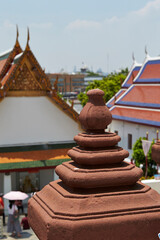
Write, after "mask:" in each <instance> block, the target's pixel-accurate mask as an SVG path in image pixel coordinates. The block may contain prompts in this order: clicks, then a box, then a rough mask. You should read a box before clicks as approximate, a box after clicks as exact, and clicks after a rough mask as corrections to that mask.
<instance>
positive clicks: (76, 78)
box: [47, 73, 85, 95]
mask: <svg viewBox="0 0 160 240" xmlns="http://www.w3.org/2000/svg"><path fill="white" fill-rule="evenodd" d="M47 76H48V78H49V80H50V82H51V84H52V86H54V83H55V82H56V81H57V88H58V92H60V93H62V94H63V95H66V94H67V93H71V92H77V93H79V92H81V91H84V90H85V85H84V76H85V75H84V74H66V73H48V74H47Z"/></svg>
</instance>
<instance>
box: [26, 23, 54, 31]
mask: <svg viewBox="0 0 160 240" xmlns="http://www.w3.org/2000/svg"><path fill="white" fill-rule="evenodd" d="M52 26H53V24H52V23H51V22H48V23H31V24H30V25H29V27H31V28H38V29H50V28H52Z"/></svg>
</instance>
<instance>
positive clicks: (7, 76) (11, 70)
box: [1, 64, 16, 86]
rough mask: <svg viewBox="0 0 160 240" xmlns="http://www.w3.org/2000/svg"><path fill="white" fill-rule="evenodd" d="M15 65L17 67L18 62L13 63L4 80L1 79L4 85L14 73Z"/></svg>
mask: <svg viewBox="0 0 160 240" xmlns="http://www.w3.org/2000/svg"><path fill="white" fill-rule="evenodd" d="M15 67H16V64H13V65H12V66H11V67H10V69H9V71H8V73H7V74H6V75H5V76H4V78H3V79H2V81H1V84H2V86H4V85H5V83H6V82H7V80H8V78H9V77H10V75H11V74H12V72H13V69H14V68H15Z"/></svg>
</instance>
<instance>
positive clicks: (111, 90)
mask: <svg viewBox="0 0 160 240" xmlns="http://www.w3.org/2000/svg"><path fill="white" fill-rule="evenodd" d="M127 74H128V68H126V69H122V70H121V72H119V73H116V72H115V73H111V74H109V75H108V76H107V77H104V78H103V79H102V80H94V81H93V82H91V83H90V84H89V85H88V86H87V87H86V89H85V92H84V93H80V94H79V95H78V99H79V101H80V103H81V105H82V106H84V105H85V104H86V103H87V101H88V97H87V91H89V90H90V89H96V88H99V89H101V90H103V91H104V100H105V102H107V101H108V100H109V99H111V97H113V96H114V95H115V94H116V93H117V92H118V91H119V89H120V88H121V84H122V82H123V81H124V80H125V78H126V75H127Z"/></svg>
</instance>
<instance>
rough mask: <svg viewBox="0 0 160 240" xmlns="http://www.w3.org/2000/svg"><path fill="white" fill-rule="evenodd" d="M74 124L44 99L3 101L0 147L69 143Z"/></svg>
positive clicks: (74, 128) (1, 105) (7, 99)
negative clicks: (58, 142)
mask: <svg viewBox="0 0 160 240" xmlns="http://www.w3.org/2000/svg"><path fill="white" fill-rule="evenodd" d="M77 133H79V129H78V123H76V122H75V121H74V120H73V119H72V118H70V117H69V116H68V115H67V114H65V113H64V112H63V111H62V110H61V109H59V108H58V107H57V106H56V105H55V104H54V103H53V102H52V101H51V100H50V99H49V98H48V97H5V98H4V99H3V100H2V101H1V102H0V146H1V145H6V144H18V145H22V144H34V143H46V142H54V141H63V142H64V141H71V140H73V138H74V136H75V135H76V134H77Z"/></svg>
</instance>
